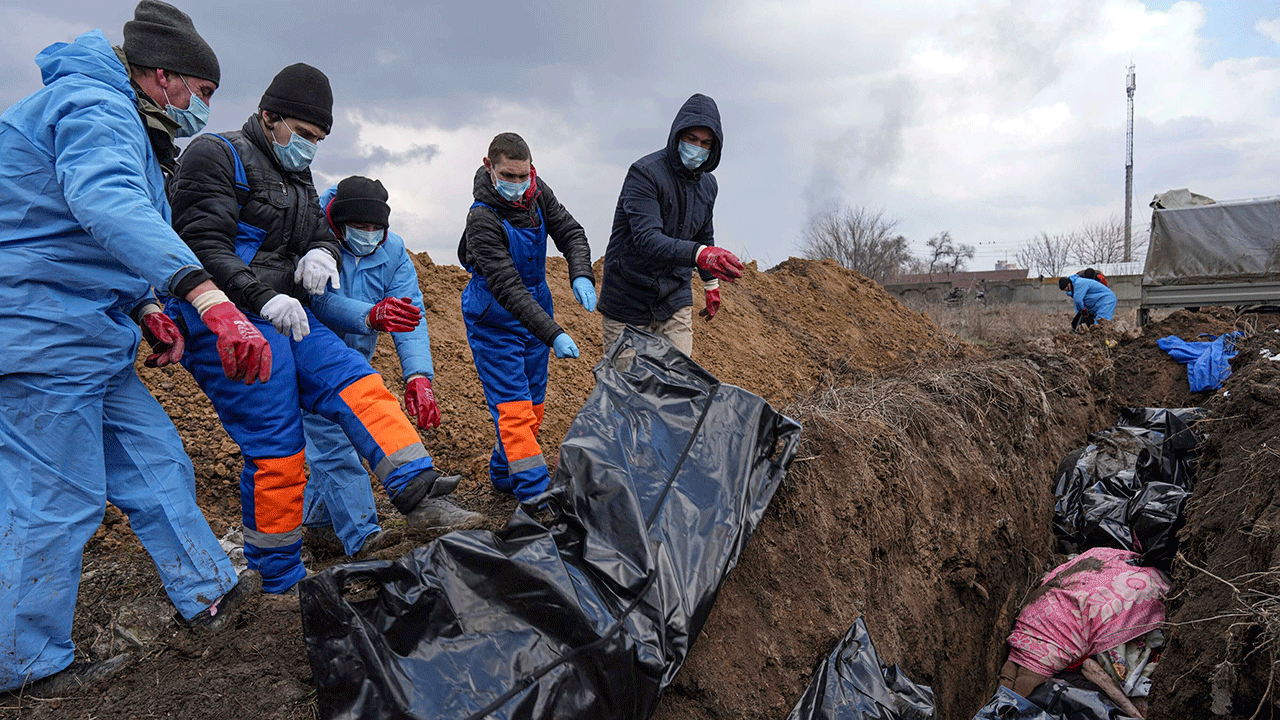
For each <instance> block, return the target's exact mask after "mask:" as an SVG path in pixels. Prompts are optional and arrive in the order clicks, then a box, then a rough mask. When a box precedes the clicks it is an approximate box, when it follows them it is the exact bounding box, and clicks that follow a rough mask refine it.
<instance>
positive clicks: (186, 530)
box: [102, 367, 237, 619]
mask: <svg viewBox="0 0 1280 720" xmlns="http://www.w3.org/2000/svg"><path fill="white" fill-rule="evenodd" d="M102 439H103V451H104V458H105V462H106V475H107V480H106V491H107V499H108V500H109V501H110V502H111V503H112V504H114V505H115V506H116V507H119V508H120V509H121V510H123V511H124V513H125V514H126V515H127V516H128V517H129V525H130V527H132V528H133V532H134V534H136V535H137V536H138V539H139V540H141V541H142V544H143V546H144V547H145V548H146V549H147V552H148V553H149V554H150V555H151V559H152V560H153V561H154V562H155V564H156V570H157V571H159V573H160V579H161V580H162V581H163V582H164V588H165V592H167V593H168V594H169V599H170V600H172V601H173V604H174V607H176V608H177V609H178V613H179V614H181V615H182V617H184V618H187V619H190V618H192V617H194V616H195V615H197V614H198V613H200V612H201V611H202V610H205V609H206V608H208V607H209V606H210V605H211V604H213V603H214V601H216V600H217V599H218V598H220V597H222V596H223V595H225V594H226V593H227V592H228V591H230V590H231V588H232V587H234V586H235V584H236V579H237V578H236V571H235V568H234V567H233V566H232V565H231V561H230V560H229V559H228V558H227V554H226V552H224V551H223V549H222V546H221V545H220V544H219V543H218V538H216V537H214V534H213V531H212V530H210V529H209V523H208V522H207V521H206V520H205V517H204V515H203V514H202V513H201V511H200V507H199V506H198V505H197V504H196V496H195V492H196V488H195V473H194V471H193V470H192V467H191V460H190V459H189V458H188V457H187V455H186V452H185V451H184V450H183V448H182V439H181V438H180V437H179V436H178V431H177V429H175V428H174V426H173V422H172V421H171V420H170V419H169V417H168V416H167V415H165V413H164V410H163V409H162V408H161V407H160V404H159V403H158V402H156V399H155V398H154V397H152V396H151V393H150V392H148V391H147V388H146V387H145V386H144V385H143V384H142V381H141V380H139V379H138V376H137V374H136V373H135V372H134V370H133V368H132V367H130V368H128V369H126V370H125V371H123V372H121V373H120V374H119V375H117V376H116V377H115V378H113V379H112V381H111V383H110V384H109V385H108V387H107V392H106V395H105V397H104V399H103V438H102Z"/></svg>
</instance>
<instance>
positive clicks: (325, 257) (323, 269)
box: [293, 248, 342, 295]
mask: <svg viewBox="0 0 1280 720" xmlns="http://www.w3.org/2000/svg"><path fill="white" fill-rule="evenodd" d="M293 281H294V282H296V283H302V287H303V288H304V289H305V290H306V291H307V294H308V295H323V294H324V289H325V286H326V285H328V284H330V283H333V289H334V290H337V289H338V288H340V287H342V282H341V278H339V277H338V261H337V260H334V259H333V255H332V254H330V253H329V251H328V250H325V249H323V248H315V249H314V250H308V251H307V254H306V255H303V256H302V259H301V260H299V261H298V269H297V270H294V271H293Z"/></svg>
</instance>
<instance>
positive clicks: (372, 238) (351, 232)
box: [342, 225, 387, 257]
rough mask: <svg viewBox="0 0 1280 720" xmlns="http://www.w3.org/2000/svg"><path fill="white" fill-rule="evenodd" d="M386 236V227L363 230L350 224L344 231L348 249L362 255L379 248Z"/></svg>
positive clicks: (343, 237)
mask: <svg viewBox="0 0 1280 720" xmlns="http://www.w3.org/2000/svg"><path fill="white" fill-rule="evenodd" d="M386 238H387V231H386V230H384V229H378V230H361V229H360V228H357V227H352V226H350V225H348V226H346V228H345V229H344V230H343V231H342V239H343V241H345V242H346V243H347V249H348V250H350V251H351V252H352V253H354V254H356V255H359V256H360V257H364V256H365V255H368V254H369V253H371V252H373V251H374V250H377V249H378V246H379V245H381V244H382V241H383V240H385V239H386Z"/></svg>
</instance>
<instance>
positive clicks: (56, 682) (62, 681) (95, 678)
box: [10, 653, 133, 698]
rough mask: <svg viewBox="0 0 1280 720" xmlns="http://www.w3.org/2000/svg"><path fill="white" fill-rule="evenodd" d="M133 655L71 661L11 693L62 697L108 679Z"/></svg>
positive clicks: (118, 671)
mask: <svg viewBox="0 0 1280 720" xmlns="http://www.w3.org/2000/svg"><path fill="white" fill-rule="evenodd" d="M132 659H133V656H131V655H129V654H128V653H122V654H120V655H116V656H115V657H111V658H107V659H106V660H99V661H97V662H73V663H71V664H70V665H68V666H67V667H65V668H63V669H62V670H59V671H58V672H56V673H54V674H52V675H50V676H49V677H46V678H41V679H39V680H37V681H35V682H33V683H31V684H30V685H27V686H25V687H23V688H20V689H18V690H14V691H12V692H11V693H10V694H11V695H23V696H26V697H33V698H52V697H62V696H64V695H70V694H71V693H74V692H77V691H78V690H80V688H83V687H86V686H88V685H92V684H94V683H98V682H102V681H103V680H110V679H111V678H113V677H115V676H117V675H119V674H120V673H121V672H123V671H124V669H125V668H126V667H128V665H129V661H130V660H132Z"/></svg>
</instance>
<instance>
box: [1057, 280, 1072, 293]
mask: <svg viewBox="0 0 1280 720" xmlns="http://www.w3.org/2000/svg"><path fill="white" fill-rule="evenodd" d="M1070 284H1071V278H1058V289H1059V290H1066V289H1067V286H1068V285H1070Z"/></svg>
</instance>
